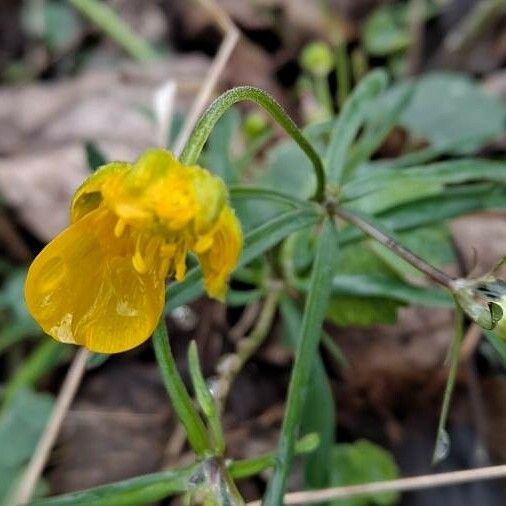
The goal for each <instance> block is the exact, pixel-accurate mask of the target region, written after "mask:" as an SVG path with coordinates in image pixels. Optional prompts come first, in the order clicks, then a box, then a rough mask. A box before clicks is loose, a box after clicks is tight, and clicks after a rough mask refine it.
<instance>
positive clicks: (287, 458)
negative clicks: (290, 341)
mask: <svg viewBox="0 0 506 506" xmlns="http://www.w3.org/2000/svg"><path fill="white" fill-rule="evenodd" d="M336 235H337V234H336V229H335V224H334V221H333V220H331V219H326V220H325V221H324V225H323V228H322V231H321V233H320V236H319V239H318V243H317V247H316V256H315V260H314V263H313V269H312V273H311V281H310V290H309V293H308V296H307V298H306V302H305V307H304V316H303V319H302V324H301V328H300V338H299V340H298V343H297V351H296V354H295V362H294V365H293V369H292V375H291V379H290V386H289V388H288V397H287V404H286V412H285V417H284V419H283V425H282V428H281V435H280V439H279V444H278V451H277V457H276V464H275V466H274V473H273V475H272V478H271V480H270V481H269V484H268V486H267V492H266V494H265V497H264V505H265V506H278V505H279V504H281V502H282V498H283V494H284V491H285V486H286V479H287V476H288V473H289V470H290V467H291V463H292V458H293V452H294V446H295V441H296V438H297V436H298V430H299V424H300V419H301V414H302V411H303V408H304V403H305V400H306V391H307V386H308V383H309V378H310V374H311V371H312V367H313V364H314V360H315V357H316V356H317V349H318V343H319V340H320V336H321V332H322V325H323V321H324V319H325V314H326V312H327V305H328V302H329V296H330V286H331V280H332V271H333V268H334V264H335V261H336V250H337V246H338V243H337V237H336Z"/></svg>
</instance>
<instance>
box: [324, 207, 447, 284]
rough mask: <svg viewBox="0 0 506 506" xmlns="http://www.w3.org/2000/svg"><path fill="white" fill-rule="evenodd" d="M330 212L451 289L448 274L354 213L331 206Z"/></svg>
mask: <svg viewBox="0 0 506 506" xmlns="http://www.w3.org/2000/svg"><path fill="white" fill-rule="evenodd" d="M332 212H333V213H334V214H335V215H336V216H339V217H340V218H342V219H343V220H345V221H347V222H348V223H351V224H352V225H355V226H356V227H357V228H359V229H360V230H362V232H364V233H365V234H366V235H368V236H369V237H372V238H373V239H376V240H377V241H378V242H379V243H380V244H383V245H384V246H386V247H387V248H388V249H389V250H391V251H393V252H394V253H395V254H396V255H397V256H399V257H401V258H402V259H403V260H405V261H406V262H408V263H409V264H410V265H412V266H413V267H414V268H415V269H418V270H419V271H420V272H423V273H424V274H425V275H427V276H428V277H429V278H430V279H432V280H433V281H435V282H436V283H438V284H440V285H442V286H444V287H445V288H450V289H452V286H453V285H452V282H453V279H452V278H451V277H450V276H448V274H446V273H444V272H443V271H440V270H439V269H437V268H436V267H434V266H433V265H431V264H428V263H427V262H426V261H425V260H423V259H422V258H420V257H419V256H418V255H415V254H414V253H413V252H412V251H411V250H409V249H407V248H406V247H405V246H403V245H402V244H400V243H399V242H397V241H396V240H395V239H393V238H392V237H390V236H389V235H387V234H386V233H385V232H383V231H382V230H379V229H378V228H376V227H375V226H374V225H373V224H371V223H369V222H368V221H367V220H366V219H364V218H362V217H361V216H358V215H357V214H355V213H352V212H350V211H348V210H347V209H344V208H343V207H340V206H332Z"/></svg>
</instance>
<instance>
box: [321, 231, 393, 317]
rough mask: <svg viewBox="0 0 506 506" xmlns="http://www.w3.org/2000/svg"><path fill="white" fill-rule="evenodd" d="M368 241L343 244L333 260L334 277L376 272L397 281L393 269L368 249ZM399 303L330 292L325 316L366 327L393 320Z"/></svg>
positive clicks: (378, 298)
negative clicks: (334, 264)
mask: <svg viewBox="0 0 506 506" xmlns="http://www.w3.org/2000/svg"><path fill="white" fill-rule="evenodd" d="M370 245H371V241H367V242H363V243H360V244H352V245H348V246H346V247H342V248H341V249H340V251H339V255H338V258H337V262H336V268H335V270H334V277H333V279H335V277H338V276H349V275H361V276H364V275H378V274H380V275H381V276H383V277H384V278H389V279H394V280H396V281H400V278H399V276H398V274H397V273H396V272H394V270H393V269H391V268H390V267H389V265H388V264H387V263H385V262H384V261H383V260H382V259H381V258H379V257H378V256H377V255H376V254H375V253H374V251H371V248H370ZM399 305H400V302H399V301H396V300H389V299H388V298H386V297H357V296H352V295H350V294H346V295H338V294H334V292H333V291H332V298H331V302H330V304H329V309H328V312H327V317H328V318H329V320H331V321H332V322H333V323H335V324H336V325H340V326H349V325H359V326H367V325H371V324H373V323H394V322H395V320H396V315H397V308H398V307H399Z"/></svg>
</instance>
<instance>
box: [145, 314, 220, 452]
mask: <svg viewBox="0 0 506 506" xmlns="http://www.w3.org/2000/svg"><path fill="white" fill-rule="evenodd" d="M151 341H152V343H153V347H154V349H155V355H156V360H157V362H158V367H159V368H160V373H161V375H162V379H163V383H164V385H165V388H166V390H167V393H168V394H169V397H170V400H171V401H172V406H173V408H174V411H175V412H176V414H177V416H178V418H179V421H180V422H181V423H182V425H183V426H184V428H185V430H186V435H187V437H188V441H189V443H190V445H191V447H192V448H193V451H194V452H195V453H196V454H197V455H199V456H202V455H204V454H205V453H207V452H208V451H210V450H211V444H210V441H209V436H208V434H207V431H206V427H205V425H204V422H203V421H202V419H201V418H200V416H199V414H198V413H197V411H196V409H195V407H194V405H193V401H192V398H191V397H190V395H189V394H188V391H187V390H186V387H185V385H184V383H183V380H182V378H181V375H180V374H179V371H178V369H177V366H176V363H175V360H174V356H173V355H172V350H171V347H170V343H169V338H168V333H167V326H166V325H165V320H164V319H163V318H162V319H161V320H160V322H159V323H158V325H157V327H156V329H155V332H154V333H153V337H152V339H151Z"/></svg>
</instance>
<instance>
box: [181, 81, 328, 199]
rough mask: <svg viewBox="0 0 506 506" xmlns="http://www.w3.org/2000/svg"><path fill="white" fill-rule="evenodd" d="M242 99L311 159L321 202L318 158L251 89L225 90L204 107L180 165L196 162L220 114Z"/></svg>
mask: <svg viewBox="0 0 506 506" xmlns="http://www.w3.org/2000/svg"><path fill="white" fill-rule="evenodd" d="M245 100H248V101H251V102H254V103H256V104H258V105H259V106H260V107H262V108H263V109H265V110H266V111H267V112H268V113H269V114H270V115H271V116H272V118H273V119H274V120H275V121H276V122H277V123H278V124H279V125H281V127H283V129H284V130H285V132H286V133H287V134H288V135H290V137H291V138H292V139H293V140H294V141H295V142H296V143H297V144H298V145H299V147H300V148H301V149H302V151H304V153H305V154H306V155H307V156H308V158H309V159H310V160H311V163H312V164H313V167H314V171H315V175H316V190H315V194H314V196H313V198H314V199H315V200H317V201H319V202H321V201H322V200H323V198H324V190H325V171H324V169H323V163H322V161H321V158H320V156H319V155H318V153H317V152H316V151H315V150H314V148H313V146H312V145H311V144H310V143H309V141H308V140H307V139H306V138H305V137H304V134H303V133H302V132H301V131H300V130H299V129H298V127H297V125H296V124H295V123H294V122H293V121H292V119H291V118H290V117H289V116H288V115H287V114H286V112H285V111H284V110H283V108H282V107H281V106H280V105H279V104H278V103H277V102H276V101H275V100H274V98H272V97H271V96H270V95H269V94H268V93H266V92H265V91H263V90H260V89H258V88H255V87H253V86H239V87H237V88H233V89H231V90H229V91H226V92H225V93H223V95H220V96H219V97H218V98H217V99H216V100H215V101H214V102H213V103H212V104H211V105H210V106H209V107H208V109H207V110H206V112H205V113H204V114H203V115H202V116H201V117H200V120H199V122H198V123H197V126H196V127H195V129H194V130H193V132H192V134H191V137H190V138H189V139H188V142H187V143H186V146H185V148H184V150H183V152H182V154H181V157H180V160H181V162H182V163H184V164H187V165H190V164H192V163H196V162H197V160H198V158H199V156H200V153H201V151H202V148H203V147H204V144H205V143H206V141H207V138H208V137H209V134H210V133H211V131H212V129H213V128H214V126H215V125H216V123H217V121H218V120H219V119H220V118H221V116H222V115H223V113H224V112H225V111H227V109H229V108H230V107H231V106H232V105H234V104H235V103H237V102H242V101H245Z"/></svg>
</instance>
